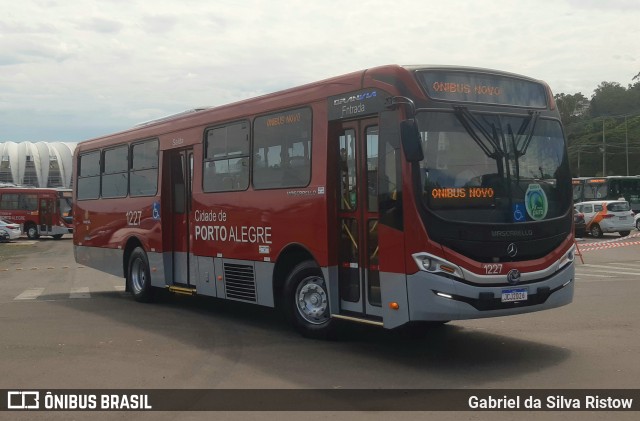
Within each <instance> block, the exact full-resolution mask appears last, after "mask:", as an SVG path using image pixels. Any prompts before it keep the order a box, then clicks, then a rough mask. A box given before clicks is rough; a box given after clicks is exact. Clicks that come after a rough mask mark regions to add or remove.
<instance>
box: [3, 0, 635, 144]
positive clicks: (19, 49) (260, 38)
mask: <svg viewBox="0 0 640 421" xmlns="http://www.w3.org/2000/svg"><path fill="white" fill-rule="evenodd" d="M605 4H606V6H604V5H605ZM638 21H640V4H637V2H635V1H633V2H626V1H622V0H620V1H612V2H599V1H598V2H597V1H586V2H583V1H574V0H539V1H538V2H536V5H535V7H529V6H525V5H523V4H522V3H520V2H513V1H511V0H494V1H493V2H492V3H491V5H490V7H489V6H488V5H487V4H486V3H484V2H477V1H466V0H447V1H443V0H433V1H429V2H416V1H410V0H397V1H396V2H394V3H393V6H392V7H390V3H389V2H386V1H374V0H361V1H360V2H352V3H348V2H347V3H345V2H343V1H337V0H327V1H323V2H308V1H295V0H270V1H260V0H246V1H242V2H237V1H230V0H216V1H215V2H203V1H200V0H155V1H154V2H152V3H150V2H146V1H136V0H118V1H109V2H99V3H86V2H82V1H79V0H67V1H64V2H62V1H57V2H56V1H44V0H43V1H33V0H32V1H22V2H16V3H15V4H12V7H11V8H10V9H7V10H6V11H4V16H3V19H2V22H0V109H1V110H4V111H5V113H4V114H0V140H9V139H11V140H20V139H23V140H31V139H29V137H28V136H30V135H32V134H33V131H32V130H31V129H30V128H28V127H27V126H26V125H28V124H33V123H27V122H26V121H25V123H24V124H25V126H24V127H23V130H22V131H21V130H20V128H19V127H18V126H16V125H15V124H13V125H12V126H11V127H12V129H11V132H8V131H7V127H9V124H8V123H9V120H8V117H7V114H6V111H7V110H19V111H20V112H21V113H24V114H26V115H29V114H32V113H33V112H34V110H36V111H37V112H38V124H41V125H43V126H45V127H46V126H49V127H52V128H54V129H52V130H50V131H49V132H48V133H50V135H51V136H52V139H51V140H66V139H64V138H61V136H63V135H62V134H61V133H66V134H69V133H76V136H78V137H77V138H76V139H74V140H78V139H82V138H84V136H81V135H77V133H80V132H81V130H62V126H63V125H64V124H62V125H61V124H60V123H59V120H58V117H57V114H56V113H57V112H64V113H65V115H67V116H69V115H73V116H78V117H77V118H74V119H71V118H66V119H65V122H66V124H68V125H77V124H79V123H78V121H82V122H100V124H98V123H96V126H95V127H96V128H98V127H99V128H100V129H105V127H106V126H109V127H112V126H117V127H129V126H130V125H132V124H134V123H138V122H140V121H141V120H147V119H152V118H155V117H160V116H163V115H166V114H171V113H175V112H179V111H182V110H184V109H188V108H193V107H195V106H201V105H221V104H225V103H230V102H235V101H238V100H241V99H245V98H248V97H251V96H257V95H262V94H265V93H269V92H273V91H276V90H280V89H284V88H289V87H293V86H297V85H300V84H304V83H308V82H313V81H316V80H320V79H324V78H328V77H332V76H336V75H339V74H344V73H348V72H351V71H355V70H359V69H364V68H367V67H372V66H378V65H383V64H393V63H395V64H455V65H467V66H475V67H486V68H495V69H500V70H506V71H510V72H514V73H521V74H526V75H528V76H532V77H535V78H539V79H543V80H545V81H547V82H548V83H549V85H550V86H551V87H552V89H553V90H554V92H565V93H575V92H582V93H583V94H584V95H586V96H589V95H590V93H591V92H592V91H593V89H595V88H596V87H597V85H598V84H599V83H600V82H602V81H603V80H610V81H618V82H620V83H621V84H622V85H626V84H627V83H630V82H631V80H630V78H631V77H633V76H634V75H636V74H637V73H638V71H640V68H638V61H637V57H638V56H639V54H638V53H640V50H639V47H638V43H637V40H638V39H640V26H638V25H637V22H638ZM155 113H157V114H155ZM154 114H155V115H154ZM82 127H85V128H86V130H87V135H86V137H89V136H90V135H94V134H95V132H96V130H98V129H96V130H90V129H89V128H87V127H88V126H87V125H86V124H83V125H82ZM54 137H55V138H54Z"/></svg>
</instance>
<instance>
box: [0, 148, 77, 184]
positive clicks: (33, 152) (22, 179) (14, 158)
mask: <svg viewBox="0 0 640 421" xmlns="http://www.w3.org/2000/svg"><path fill="white" fill-rule="evenodd" d="M75 148H76V144H75V143H69V142H35V143H33V142H20V143H16V142H0V185H13V184H16V185H21V186H32V187H62V188H70V187H71V169H72V166H73V151H74V150H75Z"/></svg>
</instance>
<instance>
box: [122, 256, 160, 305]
mask: <svg viewBox="0 0 640 421" xmlns="http://www.w3.org/2000/svg"><path fill="white" fill-rule="evenodd" d="M127 288H128V290H129V291H131V294H133V298H134V299H135V300H136V301H138V302H141V303H149V302H151V301H153V298H154V295H155V288H153V287H152V286H151V272H150V270H149V259H148V258H147V253H145V252H144V250H143V249H142V248H141V247H136V248H135V249H134V250H133V252H131V256H129V264H128V265H127Z"/></svg>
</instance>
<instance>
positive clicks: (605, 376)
mask: <svg viewBox="0 0 640 421" xmlns="http://www.w3.org/2000/svg"><path fill="white" fill-rule="evenodd" d="M67 237H69V236H65V238H63V239H62V240H60V241H54V240H49V239H46V238H43V239H40V240H37V241H31V240H27V239H24V238H23V239H20V240H18V241H15V242H12V243H8V244H0V306H1V308H2V310H1V311H0V317H1V318H2V325H3V326H2V330H3V341H2V347H0V372H2V373H3V375H2V376H1V380H0V387H1V388H3V389H13V388H37V389H41V388H58V389H63V388H64V389H69V388H72V389H75V388H77V389H85V388H98V389H109V388H127V389H158V388H178V389H198V388H203V389H211V388H214V389H215V388H224V389H233V388H256V389H261V388H268V389H271V388H285V389H303V388H319V389H335V388H364V389H369V388H373V389H385V388H394V389H395V388H424V389H465V388H469V389H512V390H518V389H638V388H639V386H640V381H639V380H638V379H640V364H638V355H640V337H639V336H638V334H637V332H638V331H640V322H639V320H640V306H638V304H637V297H638V295H639V294H640V233H638V232H637V231H634V232H633V233H632V234H631V235H630V236H628V237H624V238H621V237H619V236H618V235H614V234H610V235H609V234H606V235H605V236H604V237H603V238H601V239H593V238H589V237H587V238H585V239H583V240H581V241H579V242H578V244H579V247H580V250H581V252H582V258H583V259H584V263H582V262H581V261H580V256H578V258H577V261H578V263H577V269H576V290H575V297H574V302H573V303H572V304H570V305H568V306H565V307H562V308H559V309H554V310H550V311H546V312H540V313H532V314H524V315H519V316H513V317H506V318H494V319H480V320H469V321H453V322H451V323H449V324H448V325H446V326H445V327H443V328H439V329H433V330H430V331H427V332H426V333H424V334H422V335H415V334H409V333H407V332H402V331H399V332H396V331H385V330H380V329H377V328H369V327H363V326H360V325H357V326H356V325H345V326H344V327H343V328H342V329H341V332H340V335H339V336H338V338H337V340H335V341H329V342H322V341H314V340H308V339H304V338H302V337H300V336H299V335H298V334H296V333H295V332H293V331H292V330H291V329H290V328H289V326H288V325H287V324H286V323H285V322H284V321H283V320H282V318H281V317H280V316H279V314H278V313H276V312H274V311H272V310H270V309H264V308H258V307H253V306H245V305H233V304H229V303H223V302H219V301H216V300H211V299H204V298H198V297H195V298H193V297H172V296H163V297H161V299H160V300H159V302H157V303H155V304H140V303H137V302H134V301H133V300H132V299H131V298H130V296H129V295H128V294H126V293H125V292H124V281H123V280H122V279H119V278H116V277H113V276H109V275H105V274H103V273H100V272H97V271H94V270H92V269H89V268H86V267H83V266H81V265H78V264H76V263H75V261H74V259H73V248H72V242H71V238H67ZM17 415H21V414H17ZM50 415H51V414H50ZM58 415H60V418H59V419H65V418H64V417H62V414H61V413H59V414H58ZM110 415H115V414H110ZM121 415H122V418H124V417H125V415H126V414H124V413H122V414H121ZM145 415H150V414H145ZM241 415H242V414H238V413H227V414H226V415H225V419H247V418H250V419H253V418H255V419H273V417H272V416H269V415H268V414H258V413H250V414H249V415H247V414H244V415H246V416H241ZM294 415H295V414H294V413H285V414H284V416H283V417H278V418H290V419H291V418H293V417H294ZM361 415H362V418H364V416H367V414H364V415H363V414H359V415H358V417H360V416H361ZM414 415H415V414H414ZM508 415H509V414H508V413H499V414H497V416H496V417H492V418H494V419H510V417H508ZM539 415H540V414H537V415H536V414H529V413H523V414H522V416H521V417H520V416H519V418H523V419H527V418H528V417H531V418H530V419H534V417H535V419H539ZM564 415H565V416H566V417H565V418H566V419H578V417H580V419H585V416H586V417H587V418H589V417H590V415H589V414H585V413H579V412H575V413H567V414H564ZM591 415H594V418H593V419H596V415H597V416H598V419H601V418H602V414H600V415H598V414H595V413H594V414H591ZM628 415H630V414H629V413H616V414H615V419H633V418H634V417H628V418H627V417H626V416H628ZM631 415H632V413H631ZM175 417H176V415H171V414H157V413H156V414H155V415H154V416H153V417H149V418H148V419H174V418H175ZM189 417H193V418H194V419H196V418H198V417H197V416H196V415H195V414H191V415H188V416H187V419H189ZM381 417H382V415H381ZM425 417H426V416H425ZM18 418H19V417H18ZM180 418H181V419H184V417H180ZM369 418H370V417H368V419H369ZM412 418H415V417H413V416H412ZM19 419H20V418H19ZM21 419H31V417H24V418H21ZM57 419H58V418H57ZM438 419H477V418H474V414H473V413H471V412H469V413H464V414H463V416H454V414H451V413H440V414H439V415H438ZM612 419H613V418H612Z"/></svg>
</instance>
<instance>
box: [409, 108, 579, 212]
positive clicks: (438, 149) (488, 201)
mask: <svg viewBox="0 0 640 421" xmlns="http://www.w3.org/2000/svg"><path fill="white" fill-rule="evenodd" d="M417 121H418V127H419V128H420V132H421V137H422V148H423V152H424V159H423V160H422V161H421V162H420V176H421V189H422V193H423V203H424V205H425V206H426V207H427V208H428V209H429V210H430V211H431V212H433V213H435V214H436V215H438V216H439V217H441V218H443V219H446V220H450V221H459V222H479V223H496V224H504V223H518V222H531V221H541V220H548V219H552V218H556V217H559V216H561V215H563V214H565V213H566V212H567V210H568V208H569V206H570V205H571V194H570V192H569V191H568V190H567V188H566V187H564V186H570V184H571V178H570V172H569V167H568V166H569V164H568V160H567V157H566V154H565V151H566V148H565V142H564V136H563V133H562V128H561V126H560V122H559V121H557V120H552V119H544V118H538V115H537V113H529V114H524V115H522V116H514V115H512V114H510V115H499V114H495V113H492V114H481V113H471V112H469V110H467V109H466V108H462V107H457V108H456V111H455V112H426V111H425V112H420V113H418V114H417Z"/></svg>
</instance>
